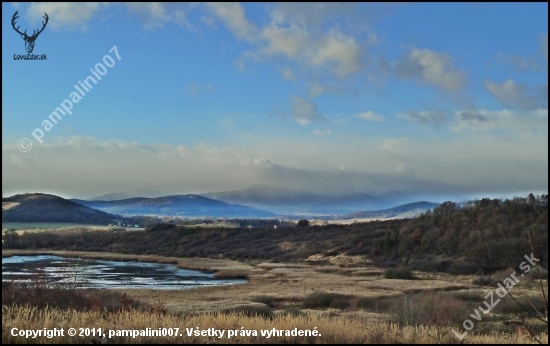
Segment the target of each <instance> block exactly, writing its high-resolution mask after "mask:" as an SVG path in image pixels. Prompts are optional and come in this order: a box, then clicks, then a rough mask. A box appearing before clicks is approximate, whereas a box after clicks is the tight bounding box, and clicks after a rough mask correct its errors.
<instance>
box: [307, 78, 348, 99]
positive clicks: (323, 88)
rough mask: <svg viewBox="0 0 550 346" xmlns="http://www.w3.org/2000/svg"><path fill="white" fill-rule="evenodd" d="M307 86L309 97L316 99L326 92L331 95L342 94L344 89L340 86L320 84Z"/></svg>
mask: <svg viewBox="0 0 550 346" xmlns="http://www.w3.org/2000/svg"><path fill="white" fill-rule="evenodd" d="M306 86H307V87H308V89H309V97H311V98H316V97H318V96H321V94H323V93H325V92H329V93H340V92H341V91H342V89H341V88H340V86H338V85H334V84H330V85H326V84H318V83H310V82H308V83H306Z"/></svg>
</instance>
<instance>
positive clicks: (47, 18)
mask: <svg viewBox="0 0 550 346" xmlns="http://www.w3.org/2000/svg"><path fill="white" fill-rule="evenodd" d="M42 18H44V19H46V22H45V23H44V22H42V29H40V31H38V32H37V33H36V34H35V33H34V31H36V30H34V31H33V34H32V37H38V35H40V33H41V32H42V31H44V29H45V28H46V25H48V20H49V19H50V18H49V17H48V14H47V13H46V12H44V16H42Z"/></svg>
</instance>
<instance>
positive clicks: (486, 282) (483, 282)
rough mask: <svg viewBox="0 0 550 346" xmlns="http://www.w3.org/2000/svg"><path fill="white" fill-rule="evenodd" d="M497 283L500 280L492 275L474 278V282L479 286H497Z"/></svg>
mask: <svg viewBox="0 0 550 346" xmlns="http://www.w3.org/2000/svg"><path fill="white" fill-rule="evenodd" d="M497 283H498V282H497V281H496V280H494V279H493V278H491V277H490V276H480V277H478V278H475V279H473V280H472V284H474V285H478V286H496V285H497Z"/></svg>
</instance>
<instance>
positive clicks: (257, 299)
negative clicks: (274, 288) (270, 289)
mask: <svg viewBox="0 0 550 346" xmlns="http://www.w3.org/2000/svg"><path fill="white" fill-rule="evenodd" d="M252 301H253V302H255V303H262V304H265V305H267V306H269V307H270V308H272V307H273V305H274V304H273V297H269V296H257V297H254V298H252Z"/></svg>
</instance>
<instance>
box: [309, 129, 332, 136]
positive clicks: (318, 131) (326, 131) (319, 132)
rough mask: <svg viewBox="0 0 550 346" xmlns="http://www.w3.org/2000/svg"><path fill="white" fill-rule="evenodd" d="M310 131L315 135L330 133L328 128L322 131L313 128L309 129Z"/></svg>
mask: <svg viewBox="0 0 550 346" xmlns="http://www.w3.org/2000/svg"><path fill="white" fill-rule="evenodd" d="M311 133H312V134H314V135H316V136H326V135H330V134H331V133H332V131H330V129H326V130H324V131H322V130H317V129H315V130H313V131H311Z"/></svg>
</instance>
